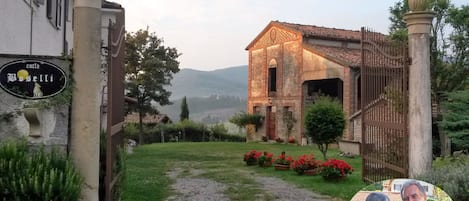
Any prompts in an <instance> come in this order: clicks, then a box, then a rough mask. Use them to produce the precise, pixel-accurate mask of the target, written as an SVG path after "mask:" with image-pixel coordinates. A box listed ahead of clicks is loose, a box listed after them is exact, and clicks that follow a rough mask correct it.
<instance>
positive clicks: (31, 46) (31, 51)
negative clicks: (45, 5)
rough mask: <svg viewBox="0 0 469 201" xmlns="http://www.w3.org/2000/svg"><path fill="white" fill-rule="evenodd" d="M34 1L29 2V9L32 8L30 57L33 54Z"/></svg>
mask: <svg viewBox="0 0 469 201" xmlns="http://www.w3.org/2000/svg"><path fill="white" fill-rule="evenodd" d="M32 5H33V4H32V0H29V8H31V16H30V23H29V55H32V54H33V13H34V9H33V6H32Z"/></svg>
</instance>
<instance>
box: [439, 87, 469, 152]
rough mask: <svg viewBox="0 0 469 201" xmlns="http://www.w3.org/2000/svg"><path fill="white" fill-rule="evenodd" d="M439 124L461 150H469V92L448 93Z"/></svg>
mask: <svg viewBox="0 0 469 201" xmlns="http://www.w3.org/2000/svg"><path fill="white" fill-rule="evenodd" d="M447 97H448V98H447V99H446V100H445V101H444V102H443V103H442V107H443V111H444V112H443V113H442V121H441V122H440V123H439V124H440V126H441V127H442V129H443V130H444V131H445V133H446V134H447V135H448V136H449V137H450V138H451V141H452V142H453V144H454V145H455V146H456V148H457V149H460V150H466V151H467V150H469V90H466V91H455V92H451V93H447Z"/></svg>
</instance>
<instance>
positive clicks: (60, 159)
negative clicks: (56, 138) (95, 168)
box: [0, 141, 83, 201]
mask: <svg viewBox="0 0 469 201" xmlns="http://www.w3.org/2000/svg"><path fill="white" fill-rule="evenodd" d="M82 183H83V179H82V177H81V176H80V175H79V173H78V171H77V170H76V168H75V167H74V166H73V163H72V162H71V160H70V159H69V158H68V157H66V156H65V155H64V154H62V153H61V152H59V151H58V150H55V149H54V150H51V151H46V150H45V149H44V148H40V149H39V150H34V151H29V148H28V145H27V143H26V142H25V141H20V142H16V141H8V142H4V143H2V144H1V145H0V198H3V200H9V201H10V200H11V201H24V200H35V201H50V200H67V201H75V200H78V198H79V195H80V192H81V186H82Z"/></svg>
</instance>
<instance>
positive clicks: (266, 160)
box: [257, 151, 274, 167]
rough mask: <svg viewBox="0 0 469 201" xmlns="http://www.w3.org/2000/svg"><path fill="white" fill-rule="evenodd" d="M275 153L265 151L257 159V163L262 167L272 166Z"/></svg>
mask: <svg viewBox="0 0 469 201" xmlns="http://www.w3.org/2000/svg"><path fill="white" fill-rule="evenodd" d="M273 157H274V154H272V153H269V152H266V151H264V154H263V155H262V156H260V157H259V158H258V159H257V164H259V166H260V167H270V166H272V162H273Z"/></svg>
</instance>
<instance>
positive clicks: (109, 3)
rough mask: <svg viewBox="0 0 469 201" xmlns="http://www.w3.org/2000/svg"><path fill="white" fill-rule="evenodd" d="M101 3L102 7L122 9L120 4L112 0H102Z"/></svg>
mask: <svg viewBox="0 0 469 201" xmlns="http://www.w3.org/2000/svg"><path fill="white" fill-rule="evenodd" d="M101 4H102V8H112V9H122V5H120V4H118V3H116V2H112V1H103V2H102V3H101Z"/></svg>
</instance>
